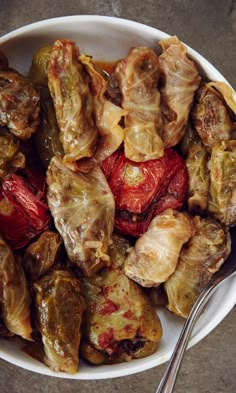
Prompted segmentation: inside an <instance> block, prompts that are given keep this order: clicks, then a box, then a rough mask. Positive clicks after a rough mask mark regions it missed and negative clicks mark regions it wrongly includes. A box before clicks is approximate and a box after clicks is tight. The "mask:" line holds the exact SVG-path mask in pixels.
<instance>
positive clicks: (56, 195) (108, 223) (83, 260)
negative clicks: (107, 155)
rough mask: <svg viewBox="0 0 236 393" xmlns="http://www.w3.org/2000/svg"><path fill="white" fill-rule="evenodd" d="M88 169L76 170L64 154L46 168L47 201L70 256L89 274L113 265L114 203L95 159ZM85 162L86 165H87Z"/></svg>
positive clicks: (55, 158) (54, 159)
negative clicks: (85, 170) (65, 161)
mask: <svg viewBox="0 0 236 393" xmlns="http://www.w3.org/2000/svg"><path fill="white" fill-rule="evenodd" d="M89 164H90V169H88V168H86V169H88V171H87V172H73V171H71V170H70V169H69V168H67V167H66V166H65V165H64V164H63V162H62V159H61V157H54V158H53V159H52V160H51V162H50V165H49V167H48V171H47V184H48V204H49V207H50V210H51V213H52V216H53V218H54V222H55V226H56V228H57V230H58V232H59V233H60V235H61V237H62V239H63V241H64V245H65V248H66V251H67V254H68V257H69V259H70V260H71V261H72V262H74V263H76V264H77V265H78V266H79V267H80V268H81V269H82V271H83V273H84V274H85V275H86V276H90V275H92V274H95V273H96V272H97V271H98V270H99V269H101V268H102V267H103V266H107V265H109V264H110V257H109V255H108V254H107V250H108V246H109V245H110V244H111V242H112V240H111V234H112V232H113V227H114V216H115V202H114V197H113V194H112V192H111V190H110V187H109V185H108V183H107V181H106V178H105V176H104V174H103V172H102V170H101V169H100V167H99V166H98V164H96V163H95V162H90V163H89ZM85 165H86V164H85Z"/></svg>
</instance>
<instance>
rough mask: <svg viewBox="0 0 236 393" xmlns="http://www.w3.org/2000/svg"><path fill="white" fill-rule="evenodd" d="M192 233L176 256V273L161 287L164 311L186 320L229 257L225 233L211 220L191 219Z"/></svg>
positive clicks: (227, 234)
mask: <svg viewBox="0 0 236 393" xmlns="http://www.w3.org/2000/svg"><path fill="white" fill-rule="evenodd" d="M194 223H195V232H194V234H193V235H192V237H191V238H190V239H189V241H188V243H186V244H185V245H184V246H183V248H182V251H181V253H180V258H179V262H178V265H177V267H176V270H175V271H174V273H173V274H172V275H171V276H170V277H169V279H168V280H167V281H166V282H165V283H164V287H165V290H166V293H167V297H168V305H167V307H168V309H169V310H170V311H172V312H174V313H175V314H177V315H180V316H182V317H184V318H187V316H188V314H189V313H190V311H191V308H192V306H193V304H194V303H195V301H196V300H197V298H198V296H199V294H200V292H201V291H202V289H203V288H204V287H205V286H206V285H207V283H208V281H209V280H210V278H211V277H212V275H213V274H214V273H215V272H217V271H218V270H219V268H220V266H221V265H222V263H223V262H224V260H225V259H226V258H227V257H228V255H229V253H230V248H231V243H230V235H229V232H228V230H227V229H225V228H223V227H222V226H221V224H220V223H219V222H217V221H215V220H213V219H211V218H200V217H195V218H194Z"/></svg>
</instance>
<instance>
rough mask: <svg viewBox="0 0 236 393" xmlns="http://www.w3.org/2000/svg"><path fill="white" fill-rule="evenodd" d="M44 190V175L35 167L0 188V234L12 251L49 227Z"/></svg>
mask: <svg viewBox="0 0 236 393" xmlns="http://www.w3.org/2000/svg"><path fill="white" fill-rule="evenodd" d="M45 187H46V186H45V178H44V176H43V173H42V172H41V170H40V168H39V167H38V168H37V166H35V165H32V166H31V168H30V169H24V170H22V171H21V174H20V175H18V174H13V175H11V176H9V177H7V178H6V179H5V180H4V181H3V182H2V184H1V185H0V233H1V235H2V236H3V237H4V238H5V240H6V241H7V242H8V243H9V245H10V246H11V247H12V248H13V249H14V250H16V249H19V248H22V247H24V246H25V245H26V244H27V243H28V242H29V241H30V240H31V239H32V238H33V237H35V236H36V235H38V234H39V233H41V232H42V231H44V230H45V229H47V228H48V227H49V223H50V220H51V215H50V212H49V208H48V206H47V204H46V192H45V191H46V188H45ZM6 206H7V209H6Z"/></svg>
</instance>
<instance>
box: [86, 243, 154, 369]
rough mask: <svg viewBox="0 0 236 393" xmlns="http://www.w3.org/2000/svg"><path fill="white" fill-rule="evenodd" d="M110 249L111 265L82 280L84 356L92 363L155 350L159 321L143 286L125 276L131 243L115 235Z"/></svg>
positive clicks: (122, 358) (128, 358) (147, 353)
mask: <svg viewBox="0 0 236 393" xmlns="http://www.w3.org/2000/svg"><path fill="white" fill-rule="evenodd" d="M113 240H114V242H113V244H112V246H111V247H110V249H109V254H110V257H111V261H112V265H111V266H110V267H109V268H106V269H104V270H103V271H102V272H101V273H100V274H99V275H97V276H95V277H92V278H84V279H83V280H82V292H83V294H84V297H85V301H86V306H87V308H86V311H85V314H84V323H83V340H84V341H83V344H82V345H81V354H82V356H83V357H84V358H85V359H86V360H88V361H90V362H91V363H95V364H99V363H114V362H122V361H128V360H131V359H132V358H142V357H146V356H148V355H151V354H152V353H153V352H155V351H156V349H157V346H158V343H159V341H160V339H161V335H162V328H161V323H160V320H159V318H158V316H157V314H156V312H155V309H154V308H153V306H152V305H151V302H150V300H149V298H148V297H147V296H146V294H144V292H143V290H142V288H140V286H139V285H137V284H136V283H135V282H133V281H132V280H130V279H129V278H128V277H126V276H125V274H124V271H123V265H124V261H125V258H126V256H127V250H128V248H129V247H130V244H129V242H128V241H127V240H125V239H123V238H121V237H118V236H114V238H113Z"/></svg>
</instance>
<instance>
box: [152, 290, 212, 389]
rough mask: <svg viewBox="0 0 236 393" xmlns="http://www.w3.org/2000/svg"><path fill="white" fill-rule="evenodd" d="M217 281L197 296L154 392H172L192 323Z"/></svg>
mask: <svg viewBox="0 0 236 393" xmlns="http://www.w3.org/2000/svg"><path fill="white" fill-rule="evenodd" d="M216 286H217V283H214V284H211V285H209V286H207V287H206V288H205V289H204V290H203V291H202V292H201V294H200V296H199V297H198V300H197V301H196V302H195V304H194V306H193V308H192V310H191V312H190V314H189V316H188V318H187V319H186V321H185V323H184V326H183V329H182V331H181V334H180V336H179V339H178V341H177V344H176V346H175V349H174V352H173V354H172V356H171V358H170V362H169V365H168V367H167V369H166V371H165V374H164V375H163V377H162V379H161V382H160V384H159V386H158V388H157V390H156V393H172V392H173V389H174V386H175V382H176V379H177V376H178V373H179V370H180V366H181V362H182V359H183V355H184V352H185V349H186V347H187V344H188V341H189V338H190V335H191V333H192V330H193V327H194V324H195V322H196V320H197V318H198V316H199V314H200V313H201V311H202V309H203V307H204V306H205V304H206V303H207V301H208V300H209V298H210V297H211V295H212V293H213V292H214V289H215V287H216Z"/></svg>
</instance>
